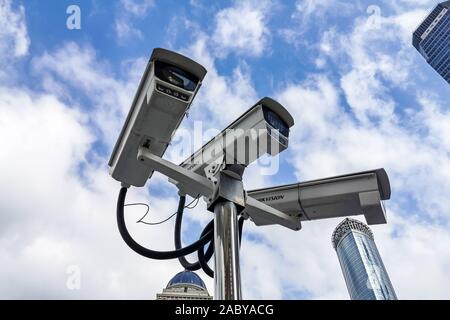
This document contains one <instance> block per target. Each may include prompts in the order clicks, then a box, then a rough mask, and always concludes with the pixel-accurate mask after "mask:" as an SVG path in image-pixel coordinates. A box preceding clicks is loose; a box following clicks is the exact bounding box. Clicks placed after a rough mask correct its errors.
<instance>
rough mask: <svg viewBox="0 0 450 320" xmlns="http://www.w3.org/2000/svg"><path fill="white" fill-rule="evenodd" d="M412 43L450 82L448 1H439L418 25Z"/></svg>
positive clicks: (449, 13) (449, 6) (449, 19)
mask: <svg viewBox="0 0 450 320" xmlns="http://www.w3.org/2000/svg"><path fill="white" fill-rule="evenodd" d="M413 45H414V47H415V48H416V49H417V50H418V51H419V52H420V54H421V55H422V56H423V57H424V58H425V60H427V62H428V63H429V64H430V65H431V66H432V67H433V68H434V70H436V71H437V73H439V74H440V75H441V76H442V77H443V78H444V79H445V81H447V82H448V83H449V84H450V1H445V2H442V3H439V4H438V5H437V6H436V7H435V8H434V9H433V11H431V13H430V14H429V15H428V16H427V17H426V18H425V20H424V21H423V22H422V23H421V24H420V25H419V27H418V28H417V29H416V31H414V34H413Z"/></svg>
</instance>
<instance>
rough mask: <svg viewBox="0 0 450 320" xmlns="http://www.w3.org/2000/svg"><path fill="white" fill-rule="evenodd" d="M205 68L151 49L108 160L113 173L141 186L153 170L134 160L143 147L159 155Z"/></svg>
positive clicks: (188, 104)
mask: <svg viewBox="0 0 450 320" xmlns="http://www.w3.org/2000/svg"><path fill="white" fill-rule="evenodd" d="M205 75H206V69H205V68H204V67H202V66H201V65H200V64H198V63H197V62H195V61H193V60H191V59H189V58H187V57H184V56H182V55H180V54H178V53H175V52H172V51H168V50H165V49H159V48H158V49H154V50H153V53H152V55H151V58H150V61H149V63H148V65H147V68H146V69H145V73H144V75H143V77H142V79H141V82H140V84H139V87H138V90H137V93H136V95H135V97H134V100H133V103H132V105H131V110H130V111H129V113H128V116H127V118H126V121H125V125H124V126H123V128H122V131H121V133H120V136H119V139H118V140H117V143H116V145H115V147H114V150H113V153H112V155H111V159H110V161H109V166H110V173H111V175H112V177H113V178H114V179H116V180H118V181H120V182H122V183H123V184H124V185H130V186H131V185H132V186H136V187H142V186H143V185H144V184H145V182H146V181H147V180H148V179H149V178H150V177H151V175H152V174H153V170H152V169H151V168H149V167H148V166H145V165H144V164H142V163H140V162H139V161H138V160H137V154H138V149H139V148H140V147H145V148H146V149H147V150H149V151H150V152H151V153H152V154H154V155H156V156H159V157H161V156H162V155H163V154H164V152H165V151H166V148H167V146H168V145H169V143H170V141H171V140H172V137H173V135H174V134H175V131H176V129H177V128H178V127H179V125H180V123H181V121H182V120H183V117H184V116H185V114H186V112H187V110H188V109H189V107H190V105H191V103H192V100H193V99H194V97H195V95H196V94H197V92H198V90H199V88H200V85H201V83H202V81H203V78H204V77H205Z"/></svg>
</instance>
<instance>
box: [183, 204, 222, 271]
mask: <svg viewBox="0 0 450 320" xmlns="http://www.w3.org/2000/svg"><path fill="white" fill-rule="evenodd" d="M185 202H186V197H185V196H180V200H179V202H178V210H177V217H176V219H175V229H174V242H175V249H177V250H178V249H180V248H181V246H182V244H181V224H182V222H183V212H184V208H186V206H185V205H184V204H185ZM205 234H210V239H209V241H211V240H212V239H213V236H214V230H213V221H211V222H210V223H208V225H207V226H206V227H205V228H204V229H203V231H202V234H201V236H200V238H201V237H203V236H204V235H205ZM210 246H211V245H210ZM200 249H201V250H203V246H202V247H201V248H200ZM200 249H199V250H200ZM178 261H180V263H181V265H182V266H183V267H184V268H185V269H186V270H190V271H196V270H199V269H200V268H201V265H200V263H199V261H197V262H194V263H190V262H189V261H187V259H186V258H185V257H184V256H182V257H178Z"/></svg>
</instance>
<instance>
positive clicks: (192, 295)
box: [156, 270, 212, 300]
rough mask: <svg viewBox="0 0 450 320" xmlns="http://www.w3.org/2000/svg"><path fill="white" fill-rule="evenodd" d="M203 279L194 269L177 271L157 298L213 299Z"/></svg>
mask: <svg viewBox="0 0 450 320" xmlns="http://www.w3.org/2000/svg"><path fill="white" fill-rule="evenodd" d="M211 299H212V296H210V295H209V293H208V290H207V289H206V285H205V283H204V282H203V280H202V279H201V278H200V277H199V276H198V275H197V274H196V273H194V272H192V271H188V270H185V271H182V272H179V273H177V274H176V275H175V276H174V277H173V278H172V280H170V281H169V283H168V284H167V286H166V288H165V289H163V292H162V293H158V294H157V295H156V300H211Z"/></svg>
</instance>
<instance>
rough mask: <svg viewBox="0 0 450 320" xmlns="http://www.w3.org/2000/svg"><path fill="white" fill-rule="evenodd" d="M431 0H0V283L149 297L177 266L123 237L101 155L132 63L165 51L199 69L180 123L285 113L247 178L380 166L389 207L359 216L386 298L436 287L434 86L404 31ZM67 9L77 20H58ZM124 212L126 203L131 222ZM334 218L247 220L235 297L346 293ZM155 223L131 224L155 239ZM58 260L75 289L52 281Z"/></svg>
mask: <svg viewBox="0 0 450 320" xmlns="http://www.w3.org/2000/svg"><path fill="white" fill-rule="evenodd" d="M436 3H437V2H436V1H428V0H412V1H406V0H395V1H352V2H344V1H331V0H317V1H312V0H296V1H275V0H272V1H269V0H262V1H253V0H250V1H217V2H210V1H202V0H191V1H158V0H120V1H114V2H113V1H99V0H98V1H42V0H41V1H38V0H35V1H33V0H31V1H10V0H0V42H1V45H0V136H1V137H2V138H1V139H2V141H1V142H2V144H3V145H4V147H3V148H2V150H1V151H0V162H1V166H0V167H1V169H0V177H1V179H2V180H1V181H2V190H3V194H2V195H0V211H1V212H2V216H1V220H2V221H1V222H2V223H1V224H0V225H1V227H0V230H1V233H0V244H1V245H0V259H1V260H2V261H6V263H5V265H6V270H5V272H3V274H2V275H0V297H3V298H30V297H31V298H48V297H62V298H69V299H70V298H139V299H140V298H143V299H145V298H150V299H152V298H153V297H154V296H155V294H156V292H160V291H161V290H162V287H163V286H164V285H165V284H166V283H167V282H168V280H169V279H170V277H171V276H172V275H174V274H175V273H176V272H177V271H179V270H180V267H179V266H178V264H177V262H176V261H171V262H159V261H150V260H147V259H144V258H141V257H139V256H136V255H135V254H134V253H133V252H131V251H130V250H129V249H128V248H127V247H126V246H125V245H124V244H123V243H122V241H121V239H120V237H119V235H118V232H117V231H116V226H115V224H114V221H115V219H114V206H115V204H114V203H115V200H116V195H117V192H118V188H119V184H118V183H117V182H116V181H114V180H113V179H112V178H110V177H109V175H108V168H107V165H106V164H107V159H108V157H109V154H110V151H111V148H112V145H113V143H114V142H115V139H116V138H117V135H118V132H119V130H120V128H121V126H122V123H123V120H124V117H125V115H126V113H127V112H128V109H129V106H130V104H131V99H132V97H133V95H134V93H135V90H136V88H137V84H138V81H139V79H140V76H141V75H142V72H143V69H144V66H145V64H146V62H147V59H148V58H149V56H150V53H151V51H152V50H153V48H155V47H164V48H168V49H172V50H175V51H178V52H181V53H183V54H185V55H187V56H189V57H191V58H193V59H195V60H197V61H199V62H200V63H201V64H203V65H204V66H205V67H206V68H207V69H208V75H207V77H206V78H205V81H204V84H203V86H202V88H201V90H200V93H199V95H198V96H197V97H196V100H195V101H194V104H193V106H192V109H191V113H190V117H189V119H188V120H186V121H184V122H183V125H182V128H181V129H183V130H190V129H192V127H193V125H194V121H202V124H203V126H204V127H205V129H210V128H215V129H221V128H223V127H225V126H226V125H227V124H228V123H229V122H230V121H232V120H233V119H234V118H236V117H237V116H238V115H239V114H240V113H242V112H243V111H245V110H246V109H247V108H248V107H250V106H251V105H253V104H254V103H255V102H256V101H258V100H259V99H260V98H261V97H264V96H270V97H273V98H275V99H277V100H278V101H279V102H281V103H282V104H283V105H284V106H285V107H286V108H287V109H288V110H289V111H290V112H291V113H292V115H293V116H294V119H295V122H296V125H295V127H294V128H293V130H292V132H291V141H290V147H289V149H288V150H287V151H286V152H283V153H282V154H281V155H280V158H279V160H280V163H281V170H280V171H279V172H278V174H277V175H276V176H261V174H259V168H258V166H252V167H250V168H249V169H248V171H247V173H246V180H245V186H246V187H247V188H254V187H261V186H269V185H274V184H281V183H290V182H295V181H304V180H308V179H314V178H320V177H326V176H332V175H336V174H342V173H348V172H353V171H360V170H367V169H375V168H378V167H384V168H385V169H386V170H387V172H388V174H389V176H390V179H391V185H392V189H393V196H392V199H391V200H389V201H388V202H387V203H386V206H387V208H388V220H389V221H388V224H387V225H382V226H374V227H373V228H372V229H373V231H374V234H375V239H376V242H377V245H378V246H379V249H380V252H381V255H382V257H383V259H384V262H385V264H386V268H387V270H388V272H389V274H390V276H391V280H392V283H393V285H394V288H395V289H396V290H397V295H398V296H399V298H405V299H408V298H449V297H450V291H449V290H448V284H449V283H450V275H449V274H448V272H447V270H448V268H447V267H448V265H450V252H448V250H447V247H448V244H449V243H450V233H449V229H448V228H449V217H450V212H449V209H448V208H449V207H450V200H449V197H448V194H449V193H450V105H449V101H450V87H449V85H448V83H446V82H445V81H444V80H443V79H442V78H441V77H440V76H439V75H438V74H436V73H435V71H434V70H433V69H432V68H431V67H430V66H428V65H427V64H426V62H425V61H424V60H423V58H422V57H421V56H420V55H419V54H418V52H416V50H415V49H414V48H413V47H412V45H411V35H412V32H413V30H414V29H415V28H416V27H417V25H418V24H419V23H420V21H421V20H422V19H423V18H424V17H425V15H426V14H427V12H429V11H430V10H431V9H432V8H433V7H434V6H435V5H436ZM70 5H78V6H79V7H80V9H81V29H80V30H69V29H68V28H67V27H66V20H67V18H68V16H69V15H68V14H66V9H67V7H68V6H70ZM17 155H20V156H19V157H18V156H17ZM30 155H31V158H32V159H31V160H30V159H29V157H30ZM166 157H167V158H168V159H171V160H174V161H176V160H181V159H178V158H177V155H176V153H175V152H171V150H170V149H169V150H168V153H167V154H166ZM132 200H139V201H143V202H150V205H151V213H152V214H153V215H152V216H151V217H152V219H155V220H157V219H158V218H163V217H165V216H167V215H168V214H169V213H171V212H173V211H174V209H175V208H176V203H177V199H176V190H175V188H174V187H173V186H171V185H170V184H168V183H167V181H166V179H165V178H164V177H162V176H159V175H155V177H154V178H153V179H152V181H151V183H149V184H148V186H147V188H142V189H139V190H138V189H135V190H133V191H132V192H131V193H130V201H132ZM133 210H134V211H133ZM3 213H4V214H3ZM139 215H140V211H139V208H133V209H130V224H131V222H133V220H134V221H136V220H137V219H138V218H139ZM136 217H137V219H136ZM210 218H211V217H210V215H209V214H208V213H206V212H205V208H204V205H199V206H198V207H197V208H196V209H195V210H192V212H190V213H189V214H187V218H186V226H185V234H184V237H185V240H186V241H191V240H193V239H195V238H196V237H197V234H198V232H199V230H200V226H201V225H204V224H205V223H206V222H207V221H208V220H209V219H210ZM358 218H361V219H363V217H358ZM339 221H340V220H339V219H337V220H330V221H321V222H310V223H305V224H304V225H303V229H302V230H301V231H300V232H297V233H293V232H286V230H283V229H282V228H281V227H276V226H273V227H263V228H256V227H255V226H253V225H251V223H247V224H246V229H245V230H246V234H247V235H246V241H244V243H243V247H242V273H243V290H244V296H245V297H248V298H257V299H258V298H261V299H270V298H274V299H281V298H289V299H304V298H308V299H309V298H312V299H347V298H348V295H347V293H346V289H345V283H344V281H343V279H342V275H341V272H340V268H339V264H338V261H337V257H336V255H335V252H334V251H333V249H332V247H331V243H330V237H331V233H332V231H333V228H334V227H335V226H336V225H337V223H338V222H339ZM172 227H173V226H172V225H171V224H170V223H169V224H167V225H163V226H161V227H160V228H151V229H149V227H146V226H142V225H136V226H134V225H133V232H135V234H136V237H137V238H138V239H140V240H141V241H142V242H143V243H145V244H146V245H148V246H150V247H155V248H160V249H169V248H171V246H170V245H169V244H171V235H172ZM70 266H76V267H78V268H79V270H80V272H81V279H82V280H81V288H80V289H79V290H70V289H68V288H67V285H66V284H67V279H68V277H69V276H70V272H69V274H68V271H67V270H68V268H69V267H70ZM424 273H426V274H429V275H430V277H429V278H427V279H422V278H424V277H422V276H421V275H423V274H424ZM23 275H25V276H23ZM201 276H202V278H204V279H205V280H206V282H207V285H208V287H209V289H210V291H211V290H213V287H212V282H211V281H210V280H207V279H206V275H204V274H201ZM5 284H8V285H5Z"/></svg>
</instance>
